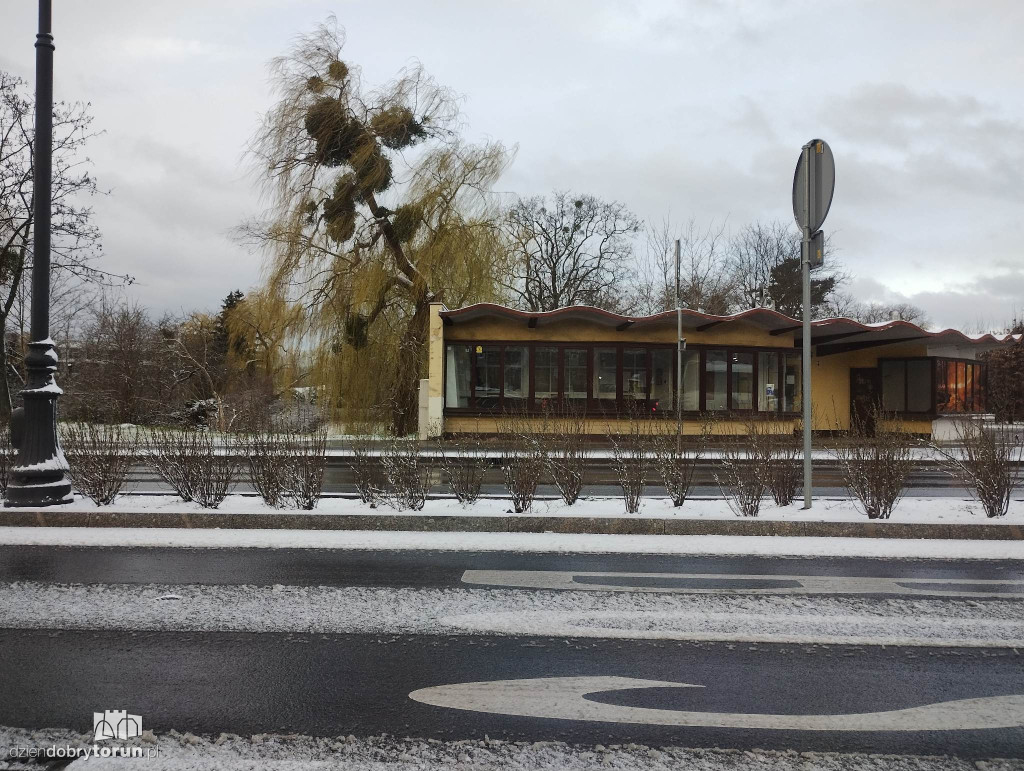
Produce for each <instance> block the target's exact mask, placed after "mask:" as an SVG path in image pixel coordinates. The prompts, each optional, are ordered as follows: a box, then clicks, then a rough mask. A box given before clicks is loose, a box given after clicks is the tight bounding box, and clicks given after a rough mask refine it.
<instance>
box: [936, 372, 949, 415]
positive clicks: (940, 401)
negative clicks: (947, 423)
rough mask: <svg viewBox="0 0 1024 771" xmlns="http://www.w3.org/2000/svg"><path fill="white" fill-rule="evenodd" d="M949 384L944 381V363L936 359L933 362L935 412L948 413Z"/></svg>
mask: <svg viewBox="0 0 1024 771" xmlns="http://www.w3.org/2000/svg"><path fill="white" fill-rule="evenodd" d="M949 398H950V394H949V383H948V381H947V380H946V361H945V360H943V359H937V360H936V362H935V410H936V411H937V412H949Z"/></svg>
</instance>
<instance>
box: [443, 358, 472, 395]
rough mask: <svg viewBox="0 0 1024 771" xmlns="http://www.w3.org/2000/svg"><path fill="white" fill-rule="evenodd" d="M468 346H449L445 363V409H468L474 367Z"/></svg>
mask: <svg viewBox="0 0 1024 771" xmlns="http://www.w3.org/2000/svg"><path fill="white" fill-rule="evenodd" d="M469 352H470V347H469V346H468V345H449V346H448V356H447V361H446V362H445V369H446V372H445V376H446V380H445V390H444V406H445V407H468V406H469V384H470V375H471V374H472V367H471V366H470V359H469Z"/></svg>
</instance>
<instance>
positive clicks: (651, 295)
mask: <svg viewBox="0 0 1024 771" xmlns="http://www.w3.org/2000/svg"><path fill="white" fill-rule="evenodd" d="M676 240H678V241H679V242H680V256H681V260H680V271H679V272H680V281H679V284H680V291H679V294H680V300H681V302H682V305H683V307H684V308H690V309H692V310H696V311H701V312H703V313H711V314H714V315H725V314H728V313H731V312H732V310H733V308H734V306H735V305H736V280H735V277H734V276H733V274H732V271H731V266H730V262H729V253H728V244H727V242H726V237H725V223H722V224H720V225H716V224H715V223H713V222H712V223H710V224H709V225H707V226H706V227H703V226H700V225H698V224H697V221H696V220H694V219H691V220H690V221H689V222H687V223H686V225H685V226H683V227H681V228H679V227H676V226H675V225H673V223H672V222H671V220H670V219H668V218H667V217H666V218H665V219H664V220H663V221H662V223H661V224H660V225H657V226H649V227H648V228H647V238H646V241H647V244H646V247H647V248H646V251H645V253H644V254H643V256H642V258H641V261H640V277H639V279H638V281H637V290H636V294H637V298H636V306H637V312H638V313H644V314H653V313H659V312H661V311H666V310H670V309H672V308H675V307H676V294H675V292H676V290H675V281H676V279H675V242H676Z"/></svg>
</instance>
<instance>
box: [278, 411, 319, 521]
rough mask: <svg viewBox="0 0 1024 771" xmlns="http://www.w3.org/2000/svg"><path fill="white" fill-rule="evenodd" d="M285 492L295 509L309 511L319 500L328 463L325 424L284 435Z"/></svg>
mask: <svg viewBox="0 0 1024 771" xmlns="http://www.w3.org/2000/svg"><path fill="white" fill-rule="evenodd" d="M285 449H286V453H285V455H286V462H285V479H284V496H285V498H286V499H287V500H288V502H289V503H291V504H292V505H293V506H294V507H295V508H297V509H305V510H307V511H310V510H312V509H315V508H316V505H317V503H319V502H320V496H321V494H322V493H323V488H324V469H325V468H326V466H327V426H326V424H321V425H320V426H319V427H317V428H314V429H313V430H311V431H308V432H306V433H300V432H298V431H293V432H291V433H289V434H287V435H286V436H285Z"/></svg>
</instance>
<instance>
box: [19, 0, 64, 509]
mask: <svg viewBox="0 0 1024 771" xmlns="http://www.w3.org/2000/svg"><path fill="white" fill-rule="evenodd" d="M51 19H52V12H51V0H39V32H38V34H36V115H35V118H36V129H35V132H36V133H35V143H34V146H33V157H32V161H33V173H34V176H33V181H32V188H33V189H32V193H33V195H34V198H35V200H34V211H33V228H32V316H31V327H30V335H31V342H30V343H29V344H28V348H29V352H28V354H27V355H26V356H25V368H26V369H27V370H28V383H27V385H26V387H25V388H24V389H23V390H22V392H21V395H22V398H23V399H24V403H25V404H24V407H22V408H19V409H18V410H15V414H14V415H12V421H11V440H12V443H13V444H14V445H15V447H16V448H17V450H18V460H17V463H16V465H15V466H14V467H13V468H12V469H11V481H10V484H9V485H8V486H7V499H6V500H5V501H4V505H5V506H33V507H35V506H51V505H54V504H60V503H69V502H70V501H71V480H70V478H69V477H68V464H67V461H66V460H65V459H64V453H63V452H62V451H61V449H60V443H59V441H58V438H57V398H58V397H59V396H60V394H61V390H60V388H58V387H57V383H56V382H55V380H54V373H55V372H56V371H57V349H56V347H55V346H54V343H53V340H52V339H50V213H51V209H52V189H51V186H52V175H53V50H54V45H53V35H52V34H50V33H51Z"/></svg>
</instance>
